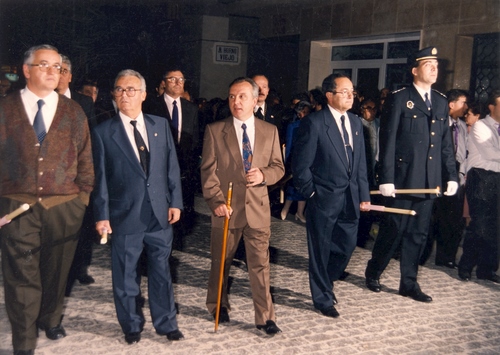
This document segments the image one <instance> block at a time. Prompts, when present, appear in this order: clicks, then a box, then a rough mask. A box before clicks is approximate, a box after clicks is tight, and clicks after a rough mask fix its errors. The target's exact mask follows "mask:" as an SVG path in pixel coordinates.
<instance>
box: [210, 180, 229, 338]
mask: <svg viewBox="0 0 500 355" xmlns="http://www.w3.org/2000/svg"><path fill="white" fill-rule="evenodd" d="M232 197H233V183H232V182H230V183H229V188H228V190H227V203H226V205H227V209H228V210H230V208H231V198H232ZM228 232H229V218H227V216H226V217H225V219H224V233H223V235H222V252H221V258H220V271H219V289H218V291H217V308H216V309H215V329H214V332H217V329H218V328H219V314H220V302H221V298H222V284H223V282H224V261H225V259H226V247H227V234H228Z"/></svg>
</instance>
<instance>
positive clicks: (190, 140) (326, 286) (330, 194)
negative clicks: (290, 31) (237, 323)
mask: <svg viewBox="0 0 500 355" xmlns="http://www.w3.org/2000/svg"><path fill="white" fill-rule="evenodd" d="M408 66H409V70H410V71H411V74H412V77H413V84H412V85H410V86H408V87H405V88H401V89H399V90H397V91H394V92H392V93H389V90H388V89H386V88H384V89H382V90H380V92H379V94H378V95H376V96H375V97H372V96H369V95H365V94H363V93H362V92H357V91H356V89H355V87H354V85H353V83H352V82H351V80H350V78H349V77H347V76H345V75H342V74H332V75H329V76H328V77H326V78H325V79H324V80H323V83H322V86H321V88H316V89H313V90H311V91H309V92H303V93H298V94H296V95H293V97H292V99H291V102H290V104H289V105H284V104H283V103H282V102H281V99H280V96H279V94H278V93H276V92H275V91H273V90H272V89H270V87H271V85H270V83H269V80H268V78H267V77H266V76H265V75H263V74H256V75H253V76H251V77H241V78H236V79H235V80H234V81H233V82H231V83H230V84H229V86H228V95H227V98H226V99H222V98H215V99H211V100H206V99H204V98H199V99H193V98H192V97H191V96H190V95H189V93H188V91H187V90H186V87H185V83H186V78H185V76H184V72H183V70H182V68H181V67H175V66H174V67H169V68H166V70H165V72H164V75H163V77H162V79H161V80H160V82H159V84H158V85H157V87H156V88H155V92H152V93H150V94H149V95H148V93H147V91H146V90H147V88H146V81H145V79H144V77H143V75H141V73H138V72H137V71H135V70H132V69H126V70H123V71H121V72H119V73H118V74H117V76H116V78H115V80H114V84H113V87H112V89H111V90H110V92H109V93H105V92H102V90H99V86H98V83H97V81H95V80H91V79H85V80H83V81H81V84H80V85H75V89H76V90H74V89H73V88H70V86H71V83H72V79H73V78H72V67H71V61H70V59H69V58H68V57H67V56H65V55H62V54H60V52H59V51H58V50H57V49H56V48H55V47H53V46H51V45H39V46H35V47H32V48H30V49H29V50H28V51H27V52H26V53H25V57H24V62H23V74H24V77H25V79H26V86H25V87H24V88H22V89H21V90H12V89H11V87H10V83H7V82H5V84H4V81H5V80H4V78H2V80H1V81H0V84H1V87H2V91H1V93H2V97H1V98H0V181H1V184H0V216H4V217H2V218H1V219H0V244H1V251H2V272H3V276H4V289H5V303H6V308H7V314H8V317H9V320H10V324H11V328H12V344H13V348H14V354H33V353H34V350H35V348H36V343H37V337H38V331H39V329H41V330H43V331H45V334H46V336H47V338H49V339H51V340H57V339H60V338H63V337H65V336H66V331H65V329H64V327H63V325H62V324H61V321H62V316H63V301H64V297H65V296H70V295H71V289H72V286H73V284H74V283H75V282H76V281H79V282H80V283H81V284H90V283H93V282H95V280H94V279H93V278H92V276H91V275H89V273H88V267H89V265H90V263H91V257H92V245H93V243H95V242H96V241H99V239H100V237H101V236H104V235H111V236H112V238H111V251H112V281H113V297H114V303H115V308H116V314H117V318H118V322H119V324H120V326H121V329H122V331H123V333H124V338H125V341H126V342H127V343H128V344H135V343H138V342H139V341H140V340H141V332H142V331H143V328H144V322H145V318H144V315H143V311H142V308H143V306H144V297H143V296H142V294H141V291H140V282H141V276H143V275H147V277H148V300H149V302H148V304H149V308H150V312H151V318H152V322H153V326H154V328H155V330H156V332H157V334H159V335H162V336H166V338H167V339H169V340H170V341H177V340H180V339H182V338H183V337H184V335H183V334H182V332H181V331H180V330H179V326H178V324H177V320H176V308H175V302H174V292H173V286H172V277H171V272H170V263H169V257H170V255H171V251H172V248H173V247H179V248H182V236H183V235H185V234H186V233H189V232H190V230H191V228H192V227H193V224H194V223H195V222H196V213H195V211H194V199H195V193H197V192H201V193H202V195H203V198H204V199H205V201H206V203H207V205H208V206H209V208H210V210H211V211H212V219H211V224H212V225H211V232H210V237H211V244H210V252H211V267H210V274H209V280H208V286H207V298H206V307H207V309H208V311H209V312H210V313H211V314H212V315H213V317H214V320H215V321H218V322H220V323H227V322H230V316H229V315H230V312H231V305H230V299H229V297H228V293H229V290H228V289H229V270H230V267H231V264H232V261H233V259H234V258H241V259H243V260H244V261H245V263H246V265H247V269H248V274H249V280H250V287H251V291H252V299H253V303H254V310H255V326H256V327H257V329H259V330H262V331H263V332H265V333H266V334H268V335H274V334H277V333H280V332H281V329H280V328H279V327H278V325H277V324H276V315H275V310H274V305H273V300H272V296H271V279H270V261H269V240H270V237H271V228H270V227H271V216H272V215H273V214H275V215H276V216H277V217H280V218H281V219H282V220H285V219H287V218H288V215H289V213H290V212H291V211H292V209H293V208H295V211H296V212H295V215H294V217H295V220H296V221H298V222H300V223H305V225H306V230H307V243H308V252H309V281H310V290H311V295H312V299H313V304H314V307H315V309H317V310H318V312H320V313H321V314H323V315H324V316H326V317H332V318H336V317H338V316H339V313H338V312H337V310H336V309H335V305H336V303H337V298H336V296H335V293H334V284H335V281H337V280H341V279H344V278H346V277H348V274H347V273H346V272H345V269H346V267H347V265H348V263H349V260H350V258H351V255H352V253H353V251H354V249H355V247H356V245H358V246H361V247H364V246H365V245H366V243H367V241H368V240H370V239H373V233H371V230H372V229H373V226H374V225H377V226H379V231H378V234H377V235H376V238H375V241H374V245H373V250H372V256H371V259H370V260H369V261H368V263H367V267H366V271H365V277H366V287H367V288H368V289H369V290H371V291H373V292H381V290H382V285H381V283H380V277H381V275H382V273H383V272H384V270H385V268H386V267H387V265H388V263H389V261H390V259H391V258H393V257H394V258H398V259H399V260H400V271H401V279H400V287H399V294H400V295H401V296H404V297H409V298H412V299H413V300H415V301H419V302H431V301H432V297H431V296H430V295H427V294H426V293H424V292H423V291H422V289H421V287H420V285H419V283H418V280H417V278H418V277H417V276H418V268H419V265H423V264H424V263H425V262H426V261H427V259H428V258H429V256H430V255H431V254H432V250H433V248H434V242H435V244H436V252H435V261H434V262H435V264H436V265H437V266H442V267H448V268H454V269H458V270H457V272H458V277H459V278H460V279H462V280H464V281H468V280H470V279H471V277H472V270H473V269H474V268H475V267H476V276H477V278H478V279H484V280H489V281H492V282H495V283H500V276H498V275H497V274H496V271H497V269H498V266H499V255H498V254H499V253H498V250H499V249H498V248H499V240H500V237H499V230H500V229H499V227H498V222H499V220H500V212H499V205H500V203H499V201H500V196H499V193H500V191H499V190H500V128H499V123H500V91H493V92H492V93H491V95H490V98H489V100H488V102H487V105H486V106H487V107H486V108H487V110H488V111H489V114H487V115H484V113H483V112H482V109H481V106H480V105H479V104H478V103H475V102H473V101H472V100H471V97H470V95H469V93H468V92H466V91H463V90H458V89H453V90H450V91H449V92H448V93H447V94H446V95H444V94H442V93H440V92H438V91H436V90H434V89H432V85H433V84H434V83H435V82H436V80H437V77H438V73H439V70H438V57H437V49H436V48H434V47H428V48H424V49H421V50H419V51H418V52H416V53H413V54H412V55H411V56H410V57H409V58H408ZM9 91H10V92H9ZM484 116H485V117H484ZM229 186H231V187H229ZM276 187H278V188H276ZM437 189H438V191H439V192H440V193H436V190H437ZM233 191H234V192H233ZM370 191H372V195H371V193H370ZM374 194H378V195H374ZM295 203H296V206H295ZM24 204H29V206H30V208H29V210H28V211H25V212H24V213H21V214H20V215H19V216H18V217H16V218H10V219H9V218H8V216H9V215H8V214H9V213H10V212H12V211H14V210H16V209H18V208H19V207H20V206H22V205H24ZM379 204H381V205H382V206H385V207H391V208H395V209H398V210H399V211H407V212H408V213H406V212H405V213H381V212H375V211H374V209H375V207H380V205H379ZM385 207H384V208H385ZM410 212H411V213H410ZM292 213H294V212H292ZM225 227H227V228H225ZM226 233H227V234H226ZM464 235H465V237H464ZM223 240H224V241H225V243H227V244H226V245H225V249H223V248H222V247H221V246H222V244H223V243H224V242H223ZM462 240H463V254H462V256H461V258H460V260H459V262H458V263H457V254H458V249H459V245H460V243H461V242H462ZM222 250H226V252H225V255H222ZM240 250H242V251H243V252H241V251H240ZM221 265H224V269H223V270H222V272H221V269H220V268H221ZM220 277H222V280H220V279H219V278H220ZM219 285H222V288H221V289H219V287H220V286H219Z"/></svg>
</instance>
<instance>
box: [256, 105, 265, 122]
mask: <svg viewBox="0 0 500 355" xmlns="http://www.w3.org/2000/svg"><path fill="white" fill-rule="evenodd" d="M255 115H256V116H257V117H258V118H260V119H261V120H263V119H264V114H263V113H262V107H259V108H258V109H257V112H256V113H255Z"/></svg>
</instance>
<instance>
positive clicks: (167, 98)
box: [163, 94, 182, 142]
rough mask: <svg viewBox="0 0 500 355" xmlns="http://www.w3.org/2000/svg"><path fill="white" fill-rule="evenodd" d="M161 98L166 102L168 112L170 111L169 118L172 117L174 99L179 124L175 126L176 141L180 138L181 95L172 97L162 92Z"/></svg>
mask: <svg viewBox="0 0 500 355" xmlns="http://www.w3.org/2000/svg"><path fill="white" fill-rule="evenodd" d="M163 98H164V100H165V103H166V104H167V108H168V112H169V113H170V118H172V110H173V109H174V100H175V101H176V104H177V112H179V126H178V127H177V133H178V134H177V142H179V141H180V140H181V131H182V108H181V97H180V96H179V97H178V98H176V99H174V98H173V97H170V96H168V95H167V94H163Z"/></svg>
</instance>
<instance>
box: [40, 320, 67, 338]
mask: <svg viewBox="0 0 500 355" xmlns="http://www.w3.org/2000/svg"><path fill="white" fill-rule="evenodd" d="M45 335H46V336H47V338H49V339H50V340H57V339H62V338H64V337H65V336H66V331H65V330H64V328H63V326H62V325H61V324H59V325H56V326H55V327H53V328H50V329H45Z"/></svg>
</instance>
